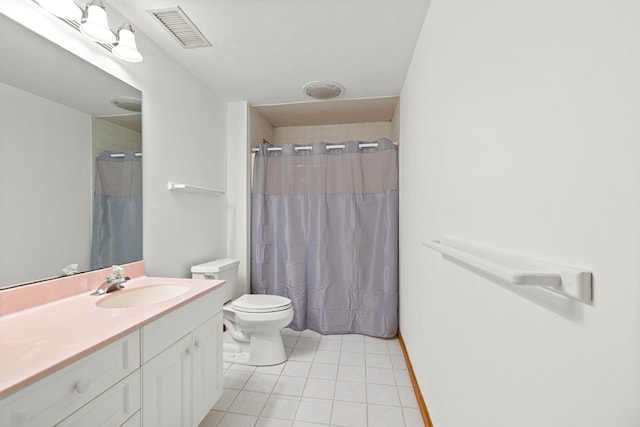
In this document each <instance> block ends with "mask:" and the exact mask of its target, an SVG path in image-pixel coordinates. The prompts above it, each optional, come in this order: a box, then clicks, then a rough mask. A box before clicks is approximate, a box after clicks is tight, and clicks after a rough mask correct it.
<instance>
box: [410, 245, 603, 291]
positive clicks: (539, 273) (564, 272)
mask: <svg viewBox="0 0 640 427" xmlns="http://www.w3.org/2000/svg"><path fill="white" fill-rule="evenodd" d="M422 245H423V246H425V247H427V248H430V249H434V250H436V251H438V252H440V253H442V254H443V255H444V256H446V257H449V258H451V259H453V260H456V261H458V262H460V263H461V264H462V265H463V266H466V267H471V269H472V270H473V269H475V270H477V271H480V272H482V273H485V274H488V275H490V276H492V277H495V278H498V279H500V280H503V281H505V282H508V283H510V284H512V285H517V286H540V287H543V288H545V289H548V290H551V291H553V292H556V293H559V294H562V295H564V296H568V297H571V298H574V299H577V300H580V301H583V302H589V301H591V300H592V280H591V272H589V271H586V270H582V269H577V268H573V267H566V266H560V265H557V264H555V263H552V262H549V261H545V260H539V259H534V258H530V257H527V256H524V255H521V254H514V253H509V252H505V251H501V250H497V249H493V248H486V247H482V246H479V245H476V244H474V243H470V242H464V241H461V240H458V239H453V238H449V239H446V240H445V239H443V240H442V241H440V240H429V241H427V242H423V243H422Z"/></svg>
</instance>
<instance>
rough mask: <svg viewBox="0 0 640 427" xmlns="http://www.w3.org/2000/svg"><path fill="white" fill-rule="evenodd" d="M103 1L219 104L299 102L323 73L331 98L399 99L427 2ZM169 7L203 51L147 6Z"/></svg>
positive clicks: (279, 0)
mask: <svg viewBox="0 0 640 427" xmlns="http://www.w3.org/2000/svg"><path fill="white" fill-rule="evenodd" d="M108 3H109V5H111V6H112V7H114V8H115V9H117V10H118V12H120V13H121V14H123V15H124V16H126V17H127V19H129V20H130V21H131V23H132V25H133V26H134V28H135V29H136V30H138V31H142V32H143V33H145V34H146V35H147V36H148V37H149V38H151V39H152V40H153V41H154V42H155V43H156V44H157V45H158V46H160V47H161V48H162V49H164V50H165V51H166V53H167V54H169V55H170V56H171V57H173V58H174V59H175V60H176V61H177V62H179V63H181V64H182V65H183V66H184V67H185V68H187V69H188V70H189V71H190V72H191V73H192V74H194V76H196V77H197V78H198V79H199V80H201V81H202V82H203V83H205V84H206V85H207V86H208V87H209V88H211V90H212V91H214V92H215V93H217V94H218V95H219V96H221V97H222V98H223V99H224V100H226V101H236V100H246V101H248V102H249V103H251V104H252V105H261V104H282V103H295V102H305V101H309V100H310V98H308V97H307V96H306V95H305V94H303V93H302V86H303V85H304V84H305V83H307V82H310V81H314V80H325V79H326V80H334V81H337V82H340V83H341V84H342V85H344V87H345V92H344V94H343V95H342V96H341V97H340V99H360V98H377V97H388V96H397V95H399V94H400V91H401V89H402V84H403V81H404V77H405V74H406V71H407V69H408V67H409V63H410V61H411V57H412V54H413V50H414V48H415V44H416V41H417V39H418V35H419V33H420V30H421V28H422V24H423V22H424V18H425V15H426V12H427V8H428V6H429V0H348V1H347V0H178V1H176V0H136V1H131V0H109V1H108ZM176 5H178V6H180V8H181V9H182V10H183V11H184V12H185V13H186V14H187V15H188V17H189V18H190V19H191V20H192V21H193V23H194V24H195V25H196V26H197V27H198V29H199V30H200V31H201V32H202V33H203V34H204V36H205V37H206V38H207V39H208V40H209V41H210V42H211V44H212V46H211V47H205V48H196V49H184V48H183V47H182V46H181V45H180V44H179V43H178V42H177V41H176V40H175V39H174V38H173V36H172V35H171V34H170V33H169V32H168V31H167V30H166V29H165V28H164V27H163V26H162V25H161V24H160V23H159V22H158V21H156V20H155V18H153V17H152V16H151V15H150V14H149V13H148V12H147V10H151V9H161V8H169V7H174V6H176ZM141 50H142V49H141ZM142 53H143V55H144V52H142Z"/></svg>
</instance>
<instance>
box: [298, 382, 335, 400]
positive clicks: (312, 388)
mask: <svg viewBox="0 0 640 427" xmlns="http://www.w3.org/2000/svg"><path fill="white" fill-rule="evenodd" d="M335 388H336V382H335V381H332V380H320V379H315V378H309V379H308V380H307V385H306V386H305V387H304V392H303V393H302V395H303V396H304V397H315V398H318V399H333V393H334V391H335Z"/></svg>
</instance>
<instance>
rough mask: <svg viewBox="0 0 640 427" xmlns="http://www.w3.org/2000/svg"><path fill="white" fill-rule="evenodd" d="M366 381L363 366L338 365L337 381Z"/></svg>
mask: <svg viewBox="0 0 640 427" xmlns="http://www.w3.org/2000/svg"><path fill="white" fill-rule="evenodd" d="M366 379H367V376H366V371H365V367H364V366H349V365H340V366H339V367H338V380H342V381H355V382H361V383H363V382H365V381H366Z"/></svg>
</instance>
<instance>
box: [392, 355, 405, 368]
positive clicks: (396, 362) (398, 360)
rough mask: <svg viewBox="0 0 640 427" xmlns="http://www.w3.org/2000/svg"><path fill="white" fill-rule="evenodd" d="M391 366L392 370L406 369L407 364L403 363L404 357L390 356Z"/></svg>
mask: <svg viewBox="0 0 640 427" xmlns="http://www.w3.org/2000/svg"><path fill="white" fill-rule="evenodd" d="M391 365H392V366H393V369H407V362H405V360H404V356H402V355H397V354H395V355H392V356H391Z"/></svg>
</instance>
